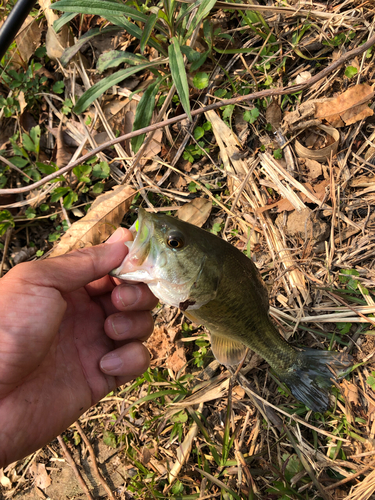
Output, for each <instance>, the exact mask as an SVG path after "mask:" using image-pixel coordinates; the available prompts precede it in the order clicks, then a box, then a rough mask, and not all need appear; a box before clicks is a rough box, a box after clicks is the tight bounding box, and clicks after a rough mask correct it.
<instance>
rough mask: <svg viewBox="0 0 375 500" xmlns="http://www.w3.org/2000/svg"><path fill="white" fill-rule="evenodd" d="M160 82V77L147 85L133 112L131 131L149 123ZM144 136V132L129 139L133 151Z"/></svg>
mask: <svg viewBox="0 0 375 500" xmlns="http://www.w3.org/2000/svg"><path fill="white" fill-rule="evenodd" d="M160 83H161V78H158V80H157V81H156V82H155V83H153V84H151V85H149V86H148V87H147V89H146V91H145V92H144V94H143V96H142V97H141V100H140V101H139V103H138V106H137V110H136V112H135V118H134V124H133V131H134V130H139V129H141V128H144V127H148V125H150V123H151V118H152V113H153V112H154V109H155V97H156V94H157V93H158V91H159V87H160ZM145 137H146V134H142V135H138V136H137V137H133V139H132V140H131V146H132V150H133V151H134V153H137V152H138V150H139V148H140V147H141V146H142V144H143V141H144V139H145Z"/></svg>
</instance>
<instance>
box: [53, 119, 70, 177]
mask: <svg viewBox="0 0 375 500" xmlns="http://www.w3.org/2000/svg"><path fill="white" fill-rule="evenodd" d="M71 158H72V154H71V153H70V152H69V151H67V149H66V146H65V142H64V134H63V129H62V122H60V126H59V129H58V133H57V137H56V165H57V166H58V167H59V168H63V167H65V166H66V165H67V164H68V163H69V162H70V160H71Z"/></svg>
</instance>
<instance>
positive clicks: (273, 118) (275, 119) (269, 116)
mask: <svg viewBox="0 0 375 500" xmlns="http://www.w3.org/2000/svg"><path fill="white" fill-rule="evenodd" d="M281 117H282V113H281V108H280V106H279V104H278V102H277V101H276V100H273V101H272V102H271V104H270V105H269V106H268V108H267V111H266V120H267V122H268V123H270V124H271V125H272V128H273V130H276V129H278V128H279V127H280V123H281Z"/></svg>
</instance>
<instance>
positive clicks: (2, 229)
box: [0, 210, 14, 236]
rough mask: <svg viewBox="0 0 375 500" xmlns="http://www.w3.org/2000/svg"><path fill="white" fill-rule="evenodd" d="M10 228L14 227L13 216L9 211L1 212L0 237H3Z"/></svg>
mask: <svg viewBox="0 0 375 500" xmlns="http://www.w3.org/2000/svg"><path fill="white" fill-rule="evenodd" d="M10 227H14V220H13V217H12V214H11V213H10V212H9V211H8V210H0V236H3V234H5V233H6V231H7V229H9V228H10Z"/></svg>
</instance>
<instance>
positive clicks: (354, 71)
mask: <svg viewBox="0 0 375 500" xmlns="http://www.w3.org/2000/svg"><path fill="white" fill-rule="evenodd" d="M357 73H358V69H357V68H355V67H354V66H347V67H346V70H345V76H346V77H347V78H353V76H355V75H356V74H357Z"/></svg>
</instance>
